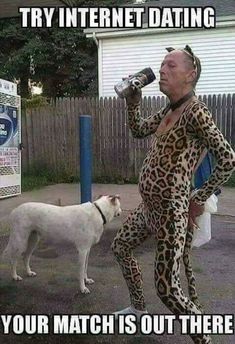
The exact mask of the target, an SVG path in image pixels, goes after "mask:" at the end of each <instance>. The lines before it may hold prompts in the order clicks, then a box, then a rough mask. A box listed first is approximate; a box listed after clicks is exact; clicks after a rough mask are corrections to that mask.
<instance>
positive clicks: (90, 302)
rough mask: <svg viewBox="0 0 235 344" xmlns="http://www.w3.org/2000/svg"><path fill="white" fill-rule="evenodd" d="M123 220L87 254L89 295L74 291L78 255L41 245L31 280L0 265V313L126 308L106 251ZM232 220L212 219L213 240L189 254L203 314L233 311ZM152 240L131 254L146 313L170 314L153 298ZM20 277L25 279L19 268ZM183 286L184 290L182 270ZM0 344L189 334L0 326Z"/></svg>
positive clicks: (228, 341) (228, 343)
mask: <svg viewBox="0 0 235 344" xmlns="http://www.w3.org/2000/svg"><path fill="white" fill-rule="evenodd" d="M124 216H125V214H124ZM122 220H123V219H120V218H119V219H115V220H114V221H113V222H112V223H111V224H110V225H109V226H107V228H106V231H105V233H104V234H103V236H102V238H101V241H100V243H99V244H98V245H96V246H94V247H93V249H92V250H91V255H90V262H89V269H88V271H89V275H90V277H92V278H93V279H94V280H95V282H96V283H95V284H94V285H92V286H90V290H91V294H89V295H82V294H80V293H79V292H78V280H77V255H76V250H75V249H74V248H73V247H72V246H70V245H63V246H56V247H52V246H50V245H49V246H48V243H42V244H41V245H40V247H39V249H38V250H37V251H36V252H35V254H34V256H33V258H32V267H33V270H35V271H36V272H37V273H38V276H37V277H36V278H27V277H26V278H25V279H24V280H23V281H22V282H17V283H16V282H13V281H11V279H10V274H9V267H8V266H7V265H6V264H5V263H3V262H1V263H0V313H1V314H48V315H52V314H92V313H95V314H97V313H98V314H100V313H103V314H109V313H112V312H113V311H115V310H118V309H122V308H123V307H126V306H127V305H128V304H129V298H128V295H127V288H126V285H125V282H124V280H123V278H122V275H121V272H120V270H119V267H118V265H117V263H116V261H115V259H114V257H113V254H112V252H111V250H110V245H111V242H112V240H113V238H114V236H115V233H116V231H117V229H118V228H119V227H120V225H121V221H122ZM234 226H235V218H232V217H219V216H214V217H213V239H212V240H211V241H210V243H209V244H207V245H205V246H203V247H202V248H200V249H194V250H193V265H194V271H195V274H196V278H197V285H198V292H199V295H200V297H201V302H202V304H204V308H205V310H206V313H208V314H211V313H212V314H231V313H234V311H235V301H234V284H235V283H234V282H235V277H234V276H235V274H234V272H235V259H234V243H235V231H234ZM7 239H8V237H7V236H2V237H1V240H0V253H1V252H2V250H3V248H4V247H5V245H6V243H7ZM154 246H155V242H154V240H153V238H151V239H149V240H147V241H146V242H145V243H144V244H143V246H141V247H139V248H138V249H137V250H136V255H137V256H138V258H139V261H140V263H141V266H142V270H143V276H144V283H145V294H146V300H147V304H148V310H149V312H151V313H154V314H167V313H169V312H168V310H167V309H166V308H165V306H164V305H163V304H162V303H161V302H160V300H159V299H158V298H157V296H156V294H155V290H154V282H153V259H154ZM19 273H20V274H21V276H22V277H24V270H23V265H22V264H20V265H19ZM182 280H183V287H184V290H186V283H185V278H184V275H183V268H182ZM0 342H1V343H3V344H8V343H12V344H13V343H14V344H18V343H19V344H21V343H24V344H27V343H32V344H36V343H37V344H39V343H45V344H46V343H48V344H49V343H55V344H60V343H63V344H73V343H79V344H80V343H81V344H82V343H89V344H90V343H118V344H119V343H128V344H132V343H133V344H134V343H135V344H139V343H141V344H142V343H147V342H148V343H149V344H151V343H154V344H168V343H169V344H170V343H172V344H183V343H185V344H187V343H191V340H190V339H189V337H188V336H182V335H180V331H179V326H178V325H177V326H176V329H175V335H174V336H171V335H162V336H160V335H148V336H144V335H141V334H140V333H137V334H136V335H134V336H127V335H118V334H115V335H106V336H105V335H99V336H91V335H53V334H51V335H41V336H40V335H31V336H29V335H22V336H16V335H13V334H9V335H3V329H2V327H1V323H0ZM234 342H235V341H234V336H213V343H216V344H232V343H234Z"/></svg>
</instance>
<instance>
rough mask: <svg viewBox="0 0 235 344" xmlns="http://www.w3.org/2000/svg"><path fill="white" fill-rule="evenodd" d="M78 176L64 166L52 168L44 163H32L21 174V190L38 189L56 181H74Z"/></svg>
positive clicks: (56, 182) (77, 179)
mask: <svg viewBox="0 0 235 344" xmlns="http://www.w3.org/2000/svg"><path fill="white" fill-rule="evenodd" d="M78 181H79V178H78V177H77V176H74V175H72V174H71V173H69V171H68V170H67V169H66V167H65V166H61V167H60V168H58V169H57V170H53V169H51V168H50V167H48V166H46V165H45V164H40V163H38V164H34V165H31V166H30V168H29V169H28V170H27V171H25V172H23V174H22V184H21V185H22V191H23V192H24V191H31V190H34V189H40V188H42V187H44V186H47V185H53V184H58V183H75V182H78Z"/></svg>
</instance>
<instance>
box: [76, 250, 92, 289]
mask: <svg viewBox="0 0 235 344" xmlns="http://www.w3.org/2000/svg"><path fill="white" fill-rule="evenodd" d="M86 255H87V251H86V250H81V249H79V250H78V278H79V284H80V290H81V292H82V293H83V294H89V293H90V290H89V289H88V288H87V287H86V286H85V266H86Z"/></svg>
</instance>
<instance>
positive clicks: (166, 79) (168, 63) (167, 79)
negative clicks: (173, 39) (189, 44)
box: [159, 50, 195, 96]
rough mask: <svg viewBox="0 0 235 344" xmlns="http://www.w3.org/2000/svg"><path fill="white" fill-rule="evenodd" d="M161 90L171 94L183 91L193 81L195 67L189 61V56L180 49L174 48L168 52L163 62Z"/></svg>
mask: <svg viewBox="0 0 235 344" xmlns="http://www.w3.org/2000/svg"><path fill="white" fill-rule="evenodd" d="M159 73H160V81H159V85H160V91H161V92H163V93H164V94H166V95H167V96H171V95H173V94H175V93H178V92H179V93H181V91H183V90H184V89H185V88H186V87H187V86H188V85H189V84H190V81H192V78H193V74H192V73H195V72H194V71H193V68H190V63H188V61H187V56H185V53H184V52H182V51H180V50H174V51H172V52H170V53H169V54H167V55H166V56H165V58H164V60H163V62H162V64H161V67H160V70H159Z"/></svg>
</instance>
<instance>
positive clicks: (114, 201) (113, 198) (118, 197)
mask: <svg viewBox="0 0 235 344" xmlns="http://www.w3.org/2000/svg"><path fill="white" fill-rule="evenodd" d="M109 198H111V199H110V201H111V203H112V204H113V205H114V204H115V203H116V199H118V200H120V196H119V195H114V196H109Z"/></svg>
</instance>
